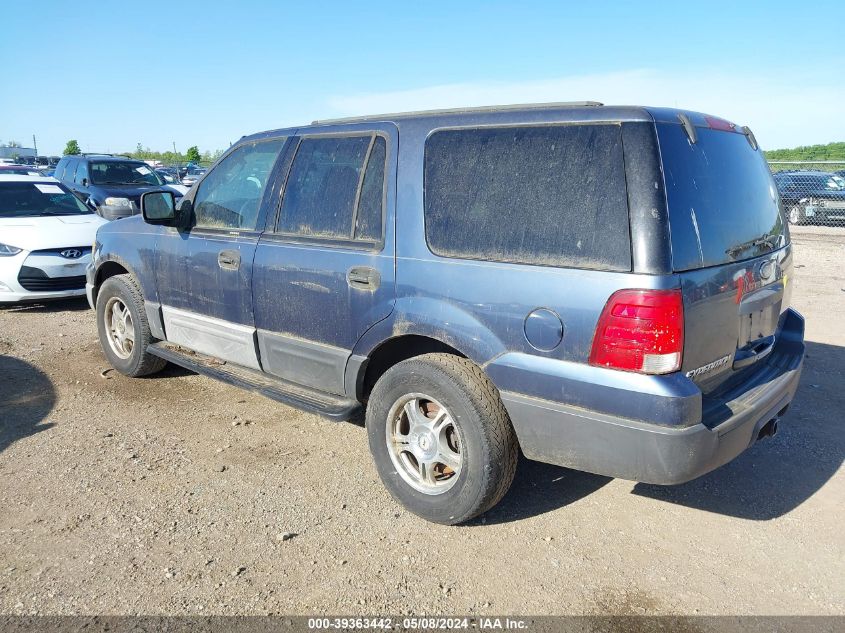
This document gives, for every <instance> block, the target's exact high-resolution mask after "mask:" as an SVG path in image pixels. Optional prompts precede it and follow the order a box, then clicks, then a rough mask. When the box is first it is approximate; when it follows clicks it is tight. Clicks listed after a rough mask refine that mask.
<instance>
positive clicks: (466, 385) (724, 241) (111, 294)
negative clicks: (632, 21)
mask: <svg viewBox="0 0 845 633" xmlns="http://www.w3.org/2000/svg"><path fill="white" fill-rule="evenodd" d="M141 211H142V214H143V217H133V218H130V219H128V220H124V221H121V222H118V223H114V224H110V225H106V226H104V227H102V228H101V229H99V231H98V234H97V242H96V244H95V247H94V253H93V260H92V263H91V265H90V266H89V269H88V273H87V282H88V284H87V289H88V297H89V302H90V304H91V306H92V308H94V309H95V310H96V318H97V324H98V328H99V334H100V339H101V343H102V347H103V351H104V353H105V355H106V357H107V358H108V360H109V361H110V362H111V364H112V365H113V366H114V367H115V368H116V369H117V370H118V371H120V372H122V373H124V374H126V375H128V376H141V375H145V374H151V373H153V372H156V371H158V370H160V369H161V368H162V367H163V366H164V365H165V363H166V362H168V361H169V362H172V363H176V364H178V365H181V366H184V367H187V368H189V369H191V370H193V371H196V372H199V373H202V374H207V375H209V376H213V377H215V378H218V379H221V380H223V381H226V382H228V383H231V384H235V385H238V386H241V387H244V388H247V389H252V390H254V391H258V392H260V393H262V394H265V395H266V396H269V397H270V398H273V399H275V400H278V401H281V402H285V403H288V404H291V405H293V406H296V407H300V408H302V409H306V410H308V411H313V412H316V413H319V414H322V415H324V416H327V417H329V418H332V419H335V420H346V419H350V418H353V417H356V416H359V415H361V414H362V413H364V414H365V421H366V428H367V433H368V437H369V444H370V449H371V452H372V455H373V459H374V461H375V465H376V468H377V469H378V472H379V475H380V476H381V479H382V480H383V482H384V484H385V486H386V487H387V488H388V490H389V491H390V493H391V494H392V495H393V496H394V497H395V499H396V500H398V501H399V502H400V503H402V504H403V505H405V506H406V507H407V508H408V509H409V510H411V511H412V512H415V513H416V514H418V515H420V516H422V517H424V518H425V519H428V520H430V521H434V522H438V523H445V524H456V523H460V522H463V521H467V520H469V519H471V518H473V517H475V516H477V515H478V514H480V513H483V512H485V511H486V510H488V509H489V508H491V507H492V506H493V505H494V504H496V503H497V502H498V501H499V500H500V499H501V498H502V496H503V495H504V494H505V492H506V491H507V490H508V487H509V486H510V484H511V481H512V480H513V477H514V472H515V469H516V465H517V456H518V452H519V450H521V451H522V452H523V454H524V455H525V457H527V458H528V459H533V460H539V461H543V462H548V463H552V464H558V465H561V466H566V467H569V468H575V469H579V470H585V471H589V472H593V473H600V474H603V475H609V476H613V477H621V478H625V479H631V480H636V481H642V482H649V483H655V484H677V483H681V482H685V481H688V480H690V479H693V478H695V477H698V476H700V475H702V474H704V473H706V472H708V471H711V470H713V469H714V468H717V467H718V466H720V465H722V464H724V463H726V462H728V461H730V460H732V459H733V458H735V457H736V456H737V455H739V454H740V453H742V452H743V451H744V450H745V449H747V448H748V447H749V446H750V445H751V444H753V443H754V442H755V441H757V440H758V439H761V438H764V437H766V436H768V435H772V434H774V433H775V432H776V430H777V426H778V421H779V419H780V418H781V416H783V414H784V413H785V412H786V410H787V407H788V406H789V404H790V402H791V400H792V398H793V396H794V394H795V390H796V388H797V385H798V380H799V375H800V372H801V366H802V360H803V354H804V343H803V338H804V336H803V331H804V324H803V319H802V317H801V316H800V315H799V314H798V313H797V312H795V311H794V310H792V309H791V308H789V300H790V294H791V290H792V284H793V277H792V270H793V255H792V247H791V245H790V238H789V230H788V226H787V224H786V222H785V220H784V215H783V210H782V209H781V207H780V202H779V198H778V194H777V190H776V188H775V186H774V182H773V180H772V176H771V173H770V172H769V169H768V166H767V164H766V161H765V160H764V158H763V156H762V153H761V151H760V150H759V149H758V147H757V142H756V140H755V138H754V136H753V134H752V133H751V131H750V130H749V129H748V128H738V127H736V126H735V125H733V124H731V123H728V122H727V121H724V120H722V119H718V118H715V117H710V116H705V115H702V114H698V113H693V112H685V111H678V110H668V109H659V108H644V107H611V106H603V105H601V104H597V103H590V102H587V103H578V104H547V105H536V106H518V107H492V108H478V109H467V110H455V111H437V112H420V113H409V114H399V115H384V116H373V117H362V118H356V119H346V120H334V121H317V122H314V123H313V124H312V125H309V126H305V127H301V128H291V129H283V130H274V131H271V132H264V133H260V134H256V135H253V136H248V137H244V138H243V139H241V140H240V141H239V142H238V143H237V144H236V145H235V146H233V147H232V148H231V149H230V150H229V151H228V152H227V153H226V154H225V155H224V156H223V157H222V158H221V159H220V160H219V161H218V162H217V163H216V164H215V165H214V166H213V167H212V168H211V169H210V170H209V171H208V173H206V174H205V175H204V176H203V177H202V179H201V180H200V181H199V183H198V185H197V186H194V187H193V188H192V189H191V190H190V191H189V193H188V194H187V195H186V196H185V198H184V199H182V200H181V202H179V203H178V204H177V203H176V200H175V199H174V195H173V193H172V192H167V191H154V192H148V193H145V194H144V195H143V196H142V198H141Z"/></svg>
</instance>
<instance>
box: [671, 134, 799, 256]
mask: <svg viewBox="0 0 845 633" xmlns="http://www.w3.org/2000/svg"><path fill="white" fill-rule="evenodd" d="M696 136H697V139H696V142H695V143H691V142H690V140H689V138H688V137H687V135H686V133H685V132H684V130H683V128H682V127H681V125H680V124H677V125H676V124H671V123H659V124H657V137H658V141H659V144H660V154H661V159H662V161H663V172H664V178H665V181H666V202H667V204H668V206H669V223H670V226H671V233H672V263H673V267H674V269H675V270H676V271H683V270H690V269H695V268H703V267H707V266H717V265H720V264H726V263H729V262H734V261H741V260H744V259H751V258H753V257H758V256H760V255H763V254H765V253H767V252H771V251H772V250H775V249H777V248H780V247H781V246H783V245H784V244H786V242H787V241H788V233H787V229H786V227H785V223H784V221H783V216H782V213H781V210H780V203H779V196H778V191H777V188H776V187H775V182H774V179H773V178H772V175H771V172H770V171H769V167H768V165H767V164H766V161H765V159H764V158H763V156H762V153H761V152H760V151H756V150H754V148H752V147H751V144H750V143H749V142H748V139H747V138H746V137H745V135H743V134H740V133H737V132H728V131H722V130H714V129H709V128H696Z"/></svg>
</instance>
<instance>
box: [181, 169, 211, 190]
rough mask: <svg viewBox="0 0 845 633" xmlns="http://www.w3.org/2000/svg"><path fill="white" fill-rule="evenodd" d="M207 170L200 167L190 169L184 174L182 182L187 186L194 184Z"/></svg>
mask: <svg viewBox="0 0 845 633" xmlns="http://www.w3.org/2000/svg"><path fill="white" fill-rule="evenodd" d="M206 171H207V170H206V169H199V168H194V169H188V171H187V172H186V173H185V175H184V176H182V184H183V185H185V186H186V187H191V186H193V185H194V184H196V182H197V181H198V180H199V179H200V178H202V177H203V174H205V172H206Z"/></svg>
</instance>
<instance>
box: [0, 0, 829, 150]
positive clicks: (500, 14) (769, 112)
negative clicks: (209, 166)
mask: <svg viewBox="0 0 845 633" xmlns="http://www.w3.org/2000/svg"><path fill="white" fill-rule="evenodd" d="M416 7H419V8H416ZM843 20H845V11H843V5H842V3H841V0H840V1H839V2H827V1H826V0H817V1H815V2H813V3H811V4H809V5H808V4H804V3H800V2H795V1H794V0H791V1H790V2H780V1H772V2H759V3H758V2H716V1H710V2H707V1H705V2H672V3H648V2H600V1H598V0H594V1H593V2H584V3H567V2H536V3H524V4H523V3H517V2H464V3H459V2H456V1H453V2H437V1H429V2H425V3H405V2H396V1H394V2H375V1H370V2H363V3H360V2H355V3H353V2H337V3H332V2H315V1H311V2H307V3H297V4H294V3H283V2H272V1H265V2H258V1H255V0H226V1H223V2H212V1H207V2H200V1H196V0H195V1H193V2H190V3H179V2H172V1H171V2H158V1H156V0H139V1H138V2H134V3H128V2H108V3H107V2H104V1H102V0H100V1H96V2H89V1H87V0H74V1H72V2H60V1H58V0H56V1H51V0H41V1H39V2H17V1H10V0H5V1H2V2H0V24H2V26H3V28H2V36H0V141H2V142H8V141H9V140H16V141H18V142H20V143H22V144H23V145H25V146H28V145H30V144H31V141H32V135H33V134H36V136H37V138H38V145H39V150H41V153H50V154H56V153H60V152H61V150H62V149H63V148H64V145H65V142H66V141H67V140H68V139H70V138H76V139H78V140H79V142H80V145H81V146H82V148H83V150H84V151H113V152H116V151H126V150H130V149H134V147H135V145H136V144H137V143H139V142H140V143H141V144H142V145H144V146H149V147H150V148H152V149H158V150H166V149H169V148H171V147H172V143H173V142H175V143H176V146H177V148H178V149H180V150H182V151H184V150H185V149H186V148H187V147H188V146H190V145H198V146H199V147H200V150H214V149H218V148H225V147H227V146H228V145H229V143H230V142H232V141H235V140H236V139H237V138H239V137H240V136H241V135H243V134H248V133H252V132H256V131H260V130H264V129H270V128H276V127H284V126H288V125H296V124H300V123H306V122H310V121H311V120H312V119H314V118H321V117H333V116H342V115H354V114H367V113H370V114H372V113H377V112H392V111H396V110H408V109H423V108H430V107H451V106H460V105H483V104H494V103H519V102H528V101H569V100H585V99H593V100H599V101H603V102H605V103H638V104H639V103H642V104H649V105H665V106H678V107H685V108H690V109H695V110H703V111H707V112H711V113H713V114H717V115H720V116H724V117H726V118H729V119H731V120H733V121H735V122H737V123H741V124H748V125H750V126H751V127H752V129H754V131H755V133H756V135H757V137H758V138H759V139H760V142H761V144H763V146H764V147H767V148H772V149H773V148H776V147H786V146H793V145H798V144H811V143H823V142H829V141H841V140H845V83H844V82H845V74H844V73H843V69H845V64H844V63H843V62H845V50H843V47H842V43H843V41H845V34H844V33H843V26H842V25H843Z"/></svg>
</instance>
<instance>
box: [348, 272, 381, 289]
mask: <svg viewBox="0 0 845 633" xmlns="http://www.w3.org/2000/svg"><path fill="white" fill-rule="evenodd" d="M346 283H348V284H349V286H350V287H352V288H357V289H359V290H375V289H376V288H378V287H379V284H380V283H381V275H380V274H379V272H378V271H377V270H376V269H375V268H370V267H369V266H353V267H352V268H350V269H349V271H348V272H347V273H346Z"/></svg>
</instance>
